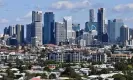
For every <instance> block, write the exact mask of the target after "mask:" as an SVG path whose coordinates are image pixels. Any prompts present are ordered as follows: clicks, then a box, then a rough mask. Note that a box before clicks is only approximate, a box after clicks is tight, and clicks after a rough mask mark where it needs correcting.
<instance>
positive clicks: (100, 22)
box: [97, 8, 105, 42]
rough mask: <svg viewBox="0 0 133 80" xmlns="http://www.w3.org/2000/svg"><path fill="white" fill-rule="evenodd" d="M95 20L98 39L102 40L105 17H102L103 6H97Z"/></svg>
mask: <svg viewBox="0 0 133 80" xmlns="http://www.w3.org/2000/svg"><path fill="white" fill-rule="evenodd" d="M97 17H98V18H97V19H98V20H97V21H98V27H97V31H98V41H100V42H102V39H103V34H104V31H105V29H104V28H105V18H104V8H99V9H98V13H97Z"/></svg>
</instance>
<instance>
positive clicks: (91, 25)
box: [85, 22, 97, 32]
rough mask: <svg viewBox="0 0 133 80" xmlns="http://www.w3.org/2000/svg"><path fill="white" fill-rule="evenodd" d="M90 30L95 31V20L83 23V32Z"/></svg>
mask: <svg viewBox="0 0 133 80" xmlns="http://www.w3.org/2000/svg"><path fill="white" fill-rule="evenodd" d="M92 30H96V31H97V22H86V23H85V32H90V31H92Z"/></svg>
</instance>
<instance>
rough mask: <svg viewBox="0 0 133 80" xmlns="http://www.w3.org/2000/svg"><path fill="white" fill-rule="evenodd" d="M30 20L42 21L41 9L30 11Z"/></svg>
mask: <svg viewBox="0 0 133 80" xmlns="http://www.w3.org/2000/svg"><path fill="white" fill-rule="evenodd" d="M32 22H42V11H32Z"/></svg>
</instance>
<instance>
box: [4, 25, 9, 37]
mask: <svg viewBox="0 0 133 80" xmlns="http://www.w3.org/2000/svg"><path fill="white" fill-rule="evenodd" d="M4 35H9V29H8V27H5V28H4Z"/></svg>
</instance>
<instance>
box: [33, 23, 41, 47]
mask: <svg viewBox="0 0 133 80" xmlns="http://www.w3.org/2000/svg"><path fill="white" fill-rule="evenodd" d="M33 25H34V30H35V33H34V37H36V40H37V41H36V42H37V43H38V44H37V46H38V45H42V22H34V23H33Z"/></svg>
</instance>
